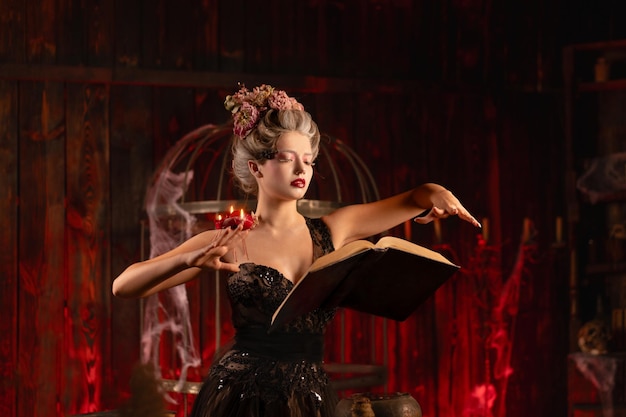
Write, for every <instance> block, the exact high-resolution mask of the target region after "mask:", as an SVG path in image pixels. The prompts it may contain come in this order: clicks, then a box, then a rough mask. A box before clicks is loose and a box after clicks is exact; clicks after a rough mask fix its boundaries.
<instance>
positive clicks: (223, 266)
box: [185, 225, 248, 272]
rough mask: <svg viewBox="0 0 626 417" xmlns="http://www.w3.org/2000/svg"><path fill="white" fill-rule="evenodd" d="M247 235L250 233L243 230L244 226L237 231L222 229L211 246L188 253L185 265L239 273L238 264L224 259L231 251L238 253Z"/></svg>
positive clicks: (240, 226)
mask: <svg viewBox="0 0 626 417" xmlns="http://www.w3.org/2000/svg"><path fill="white" fill-rule="evenodd" d="M247 235H248V231H247V230H243V227H242V225H239V226H238V227H237V228H236V229H231V228H227V229H222V230H220V231H219V232H218V234H216V235H215V238H214V239H213V241H212V242H211V243H210V244H209V245H207V246H205V247H203V248H200V249H196V250H194V251H191V252H187V253H186V254H185V263H186V264H187V265H188V266H189V267H197V268H201V269H212V270H216V271H228V272H238V271H239V265H238V264H236V263H232V262H224V261H223V260H222V257H223V256H225V255H226V254H227V253H228V252H230V251H237V249H238V248H240V247H241V246H242V244H244V243H243V240H244V239H245V237H246V236H247Z"/></svg>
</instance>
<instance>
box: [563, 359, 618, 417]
mask: <svg viewBox="0 0 626 417" xmlns="http://www.w3.org/2000/svg"><path fill="white" fill-rule="evenodd" d="M570 357H571V359H572V360H573V361H574V362H575V363H576V367H577V368H578V370H579V371H580V372H581V373H582V374H583V375H584V376H585V378H587V379H588V380H589V381H591V383H592V384H593V386H594V387H596V389H597V390H598V394H599V395H600V402H601V404H602V414H603V416H604V417H613V411H614V409H613V387H614V386H615V372H616V370H617V359H616V358H613V357H609V356H602V355H591V354H588V353H575V354H571V355H570Z"/></svg>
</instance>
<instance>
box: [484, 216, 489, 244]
mask: <svg viewBox="0 0 626 417" xmlns="http://www.w3.org/2000/svg"><path fill="white" fill-rule="evenodd" d="M482 231H483V240H484V241H485V242H489V219H488V218H486V217H483V220H482Z"/></svg>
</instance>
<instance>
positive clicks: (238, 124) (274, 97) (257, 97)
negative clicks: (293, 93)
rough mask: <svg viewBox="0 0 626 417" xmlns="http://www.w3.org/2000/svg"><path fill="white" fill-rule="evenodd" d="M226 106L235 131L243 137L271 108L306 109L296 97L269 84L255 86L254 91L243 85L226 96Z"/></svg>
mask: <svg viewBox="0 0 626 417" xmlns="http://www.w3.org/2000/svg"><path fill="white" fill-rule="evenodd" d="M224 107H225V108H226V110H229V111H230V112H231V113H232V115H233V121H234V128H233V132H234V133H235V134H236V135H237V136H239V137H240V138H242V139H243V138H245V137H246V136H247V135H248V133H250V131H251V130H252V129H254V128H255V127H256V125H257V123H258V122H259V119H260V118H261V117H263V114H264V113H265V112H266V111H268V110H269V109H274V110H279V111H280V110H302V111H303V110H304V106H303V105H302V104H300V103H298V101H297V100H296V99H295V98H292V97H289V96H288V95H287V93H286V92H284V91H283V90H276V89H275V88H274V87H272V86H271V85H267V84H263V85H261V86H259V87H255V88H254V89H252V91H250V90H248V89H247V88H246V87H245V86H241V88H240V89H239V91H237V92H236V93H235V94H233V95H232V96H227V97H226V100H225V101H224Z"/></svg>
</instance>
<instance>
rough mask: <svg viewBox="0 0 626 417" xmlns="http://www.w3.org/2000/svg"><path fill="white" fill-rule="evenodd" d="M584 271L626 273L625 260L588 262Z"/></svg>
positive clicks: (591, 272) (602, 273)
mask: <svg viewBox="0 0 626 417" xmlns="http://www.w3.org/2000/svg"><path fill="white" fill-rule="evenodd" d="M585 272H586V273H587V275H604V274H620V273H624V274H626V261H622V262H603V263H594V264H589V265H587V268H586V269H585Z"/></svg>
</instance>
